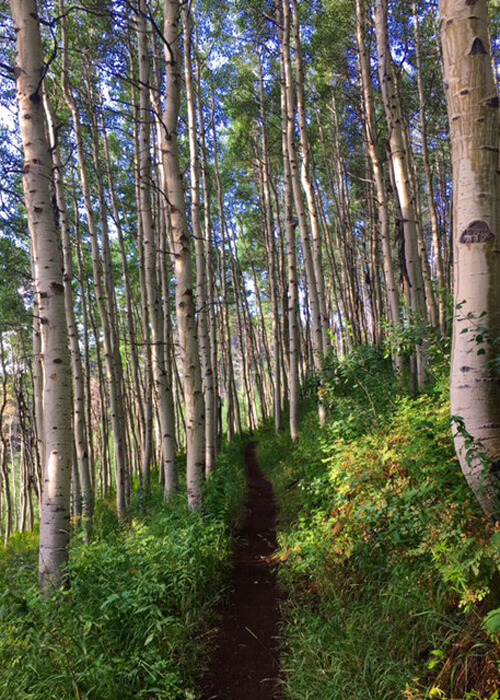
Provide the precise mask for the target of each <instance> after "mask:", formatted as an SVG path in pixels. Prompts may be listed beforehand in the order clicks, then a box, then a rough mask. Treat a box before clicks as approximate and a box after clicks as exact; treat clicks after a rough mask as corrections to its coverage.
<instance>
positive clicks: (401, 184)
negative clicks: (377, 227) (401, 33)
mask: <svg viewBox="0 0 500 700" xmlns="http://www.w3.org/2000/svg"><path fill="white" fill-rule="evenodd" d="M375 30H376V35H377V53H378V62H379V75H380V86H381V91H382V97H383V101H384V107H385V113H386V119H387V125H388V128H389V152H390V157H391V165H392V169H393V173H394V182H395V186H396V192H397V197H398V200H399V205H400V207H401V215H402V224H403V231H404V248H405V264H406V271H407V274H408V283H409V297H410V305H411V311H412V314H413V317H414V319H415V320H416V321H425V320H426V319H427V310H426V304H425V294H424V283H423V277H422V267H421V264H420V259H419V256H418V249H417V227H416V213H415V202H414V196H413V193H412V191H411V186H410V176H409V171H408V168H409V164H408V155H407V153H406V149H405V143H404V134H403V114H402V110H401V104H400V101H399V95H398V91H397V86H396V74H395V72H394V66H393V62H392V57H391V52H390V48H389V35H388V26H387V0H376V2H375ZM415 352H416V356H417V378H418V386H419V388H422V387H423V386H424V385H425V383H426V378H427V362H426V356H425V352H424V347H423V345H417V346H416V348H415Z"/></svg>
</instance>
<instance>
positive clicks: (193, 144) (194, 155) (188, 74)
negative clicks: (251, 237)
mask: <svg viewBox="0 0 500 700" xmlns="http://www.w3.org/2000/svg"><path fill="white" fill-rule="evenodd" d="M191 14H192V7H191V6H190V5H189V4H185V5H184V13H183V17H184V75H185V83H186V99H187V113H188V135H189V153H190V159H189V173H190V190H191V226H192V229H193V237H194V244H195V254H196V306H197V313H198V344H199V350H200V361H201V370H202V383H203V395H204V400H205V471H206V474H207V475H208V474H211V473H212V471H213V470H214V466H215V429H214V424H215V420H216V411H215V393H214V381H213V370H212V357H211V351H210V334H209V328H208V308H207V303H208V295H207V264H206V260H205V247H206V246H205V241H204V239H203V232H202V228H201V217H200V173H199V166H198V140H197V137H196V101H195V92H194V86H193V68H192V60H191V50H192V34H193V29H192V21H191Z"/></svg>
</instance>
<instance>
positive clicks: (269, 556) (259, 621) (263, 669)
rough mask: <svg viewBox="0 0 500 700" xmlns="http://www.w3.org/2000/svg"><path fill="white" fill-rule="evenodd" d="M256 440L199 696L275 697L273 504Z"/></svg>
mask: <svg viewBox="0 0 500 700" xmlns="http://www.w3.org/2000/svg"><path fill="white" fill-rule="evenodd" d="M255 449H256V444H255V443H250V444H249V445H248V446H247V447H246V449H245V462H246V467H247V478H248V487H249V495H248V500H247V503H246V516H245V519H244V521H243V523H242V525H241V528H240V530H239V532H238V537H237V543H236V549H235V553H234V562H233V563H234V568H233V574H232V578H231V581H230V591H231V592H230V596H229V599H228V601H227V603H226V605H225V606H224V608H223V610H222V611H221V612H222V615H223V617H222V619H221V622H220V625H219V626H218V629H217V634H216V637H215V652H214V655H213V657H212V661H211V665H210V668H209V671H208V674H207V676H206V678H205V683H204V694H203V698H204V700H278V699H279V698H281V691H280V679H279V660H278V649H277V645H278V643H277V636H278V617H279V607H278V598H279V596H278V589H277V581H276V561H275V558H274V557H275V550H276V546H277V545H276V532H275V524H276V514H277V509H276V504H275V500H274V494H273V489H272V486H271V484H270V483H269V481H267V480H266V479H265V478H264V476H263V475H262V472H261V470H260V468H259V465H258V462H257V457H256V454H255Z"/></svg>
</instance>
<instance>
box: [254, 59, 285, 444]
mask: <svg viewBox="0 0 500 700" xmlns="http://www.w3.org/2000/svg"><path fill="white" fill-rule="evenodd" d="M259 112H260V132H261V133H260V136H261V148H260V163H259V175H260V177H261V180H262V192H263V203H264V221H265V228H264V231H265V239H266V252H267V270H268V277H269V293H270V296H271V307H272V323H273V366H274V380H273V414H274V427H275V429H276V432H279V431H280V430H281V388H282V387H281V383H282V382H281V375H282V362H281V348H280V313H279V296H280V284H279V269H278V259H277V253H276V243H275V233H274V217H273V208H272V193H271V164H270V162H269V144H268V135H267V127H266V121H267V119H266V104H265V93H264V76H263V66H262V59H261V58H260V60H259ZM268 356H269V353H268Z"/></svg>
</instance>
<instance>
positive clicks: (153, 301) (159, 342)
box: [137, 0, 177, 498]
mask: <svg viewBox="0 0 500 700" xmlns="http://www.w3.org/2000/svg"><path fill="white" fill-rule="evenodd" d="M145 10H146V6H145V3H144V0H141V1H140V2H139V7H138V13H137V36H138V46H139V157H138V161H139V162H138V176H139V188H138V189H139V216H140V221H141V226H142V236H143V245H144V272H145V284H146V298H147V305H148V316H149V319H150V323H151V341H152V350H151V359H152V375H153V379H154V388H155V394H156V396H157V399H158V429H159V433H160V454H161V473H162V475H163V479H164V488H165V496H166V498H170V497H171V496H172V495H173V494H174V493H175V491H176V490H177V471H176V465H175V443H174V430H175V426H174V424H173V422H172V421H171V419H170V418H171V416H170V410H169V405H168V401H169V392H170V390H171V388H170V386H169V385H168V382H169V375H168V373H167V370H166V367H165V352H164V347H163V344H164V330H163V326H164V314H163V306H162V299H161V284H159V282H158V274H157V269H156V265H157V257H158V254H157V245H156V240H155V227H154V219H153V210H152V201H151V182H152V168H151V126H152V113H151V100H150V59H149V51H148V36H147V26H146V19H145Z"/></svg>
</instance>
